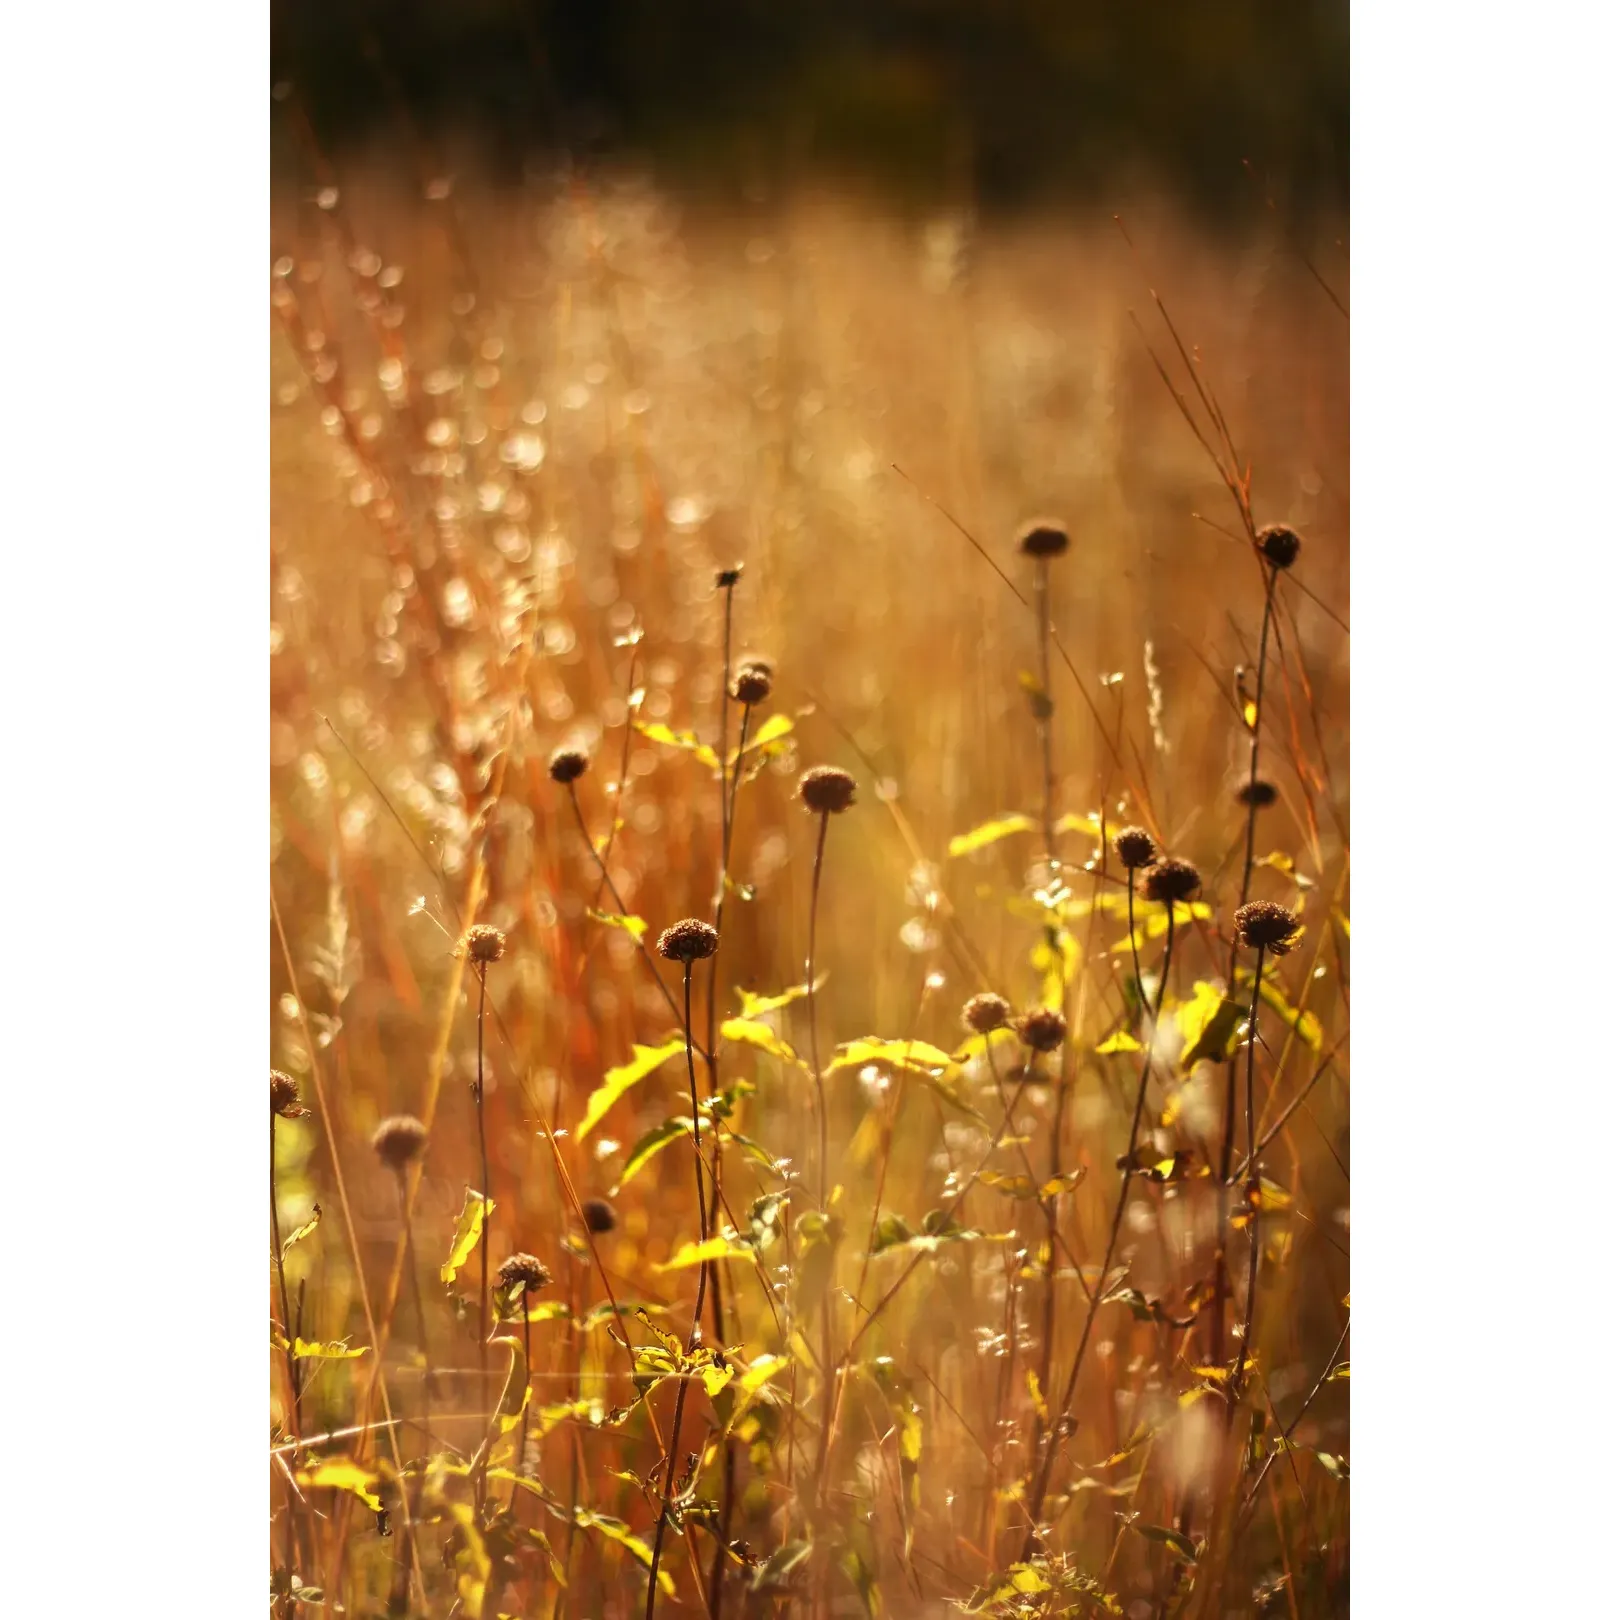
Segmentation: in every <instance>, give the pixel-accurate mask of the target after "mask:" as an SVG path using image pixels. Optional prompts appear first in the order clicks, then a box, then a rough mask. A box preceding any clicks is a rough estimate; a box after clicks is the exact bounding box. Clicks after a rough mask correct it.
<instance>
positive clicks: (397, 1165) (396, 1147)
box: [371, 1114, 427, 1170]
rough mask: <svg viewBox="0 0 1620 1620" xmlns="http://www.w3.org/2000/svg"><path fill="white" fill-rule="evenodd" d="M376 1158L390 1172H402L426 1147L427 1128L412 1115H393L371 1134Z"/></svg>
mask: <svg viewBox="0 0 1620 1620" xmlns="http://www.w3.org/2000/svg"><path fill="white" fill-rule="evenodd" d="M371 1145H372V1148H373V1149H374V1150H375V1151H376V1154H377V1157H378V1158H379V1159H381V1160H382V1162H383V1163H384V1164H386V1165H387V1166H388V1168H389V1169H390V1170H403V1169H404V1168H405V1166H406V1165H408V1164H409V1163H410V1162H411V1161H412V1160H413V1159H416V1158H418V1157H420V1155H421V1152H422V1149H423V1148H425V1147H426V1146H427V1126H426V1125H424V1124H423V1123H422V1122H421V1120H419V1119H418V1118H417V1117H416V1116H415V1115H414V1114H394V1115H391V1116H390V1117H389V1118H388V1119H385V1120H384V1121H383V1122H382V1124H380V1125H379V1126H378V1127H377V1128H376V1130H374V1131H373V1132H372V1133H371Z"/></svg>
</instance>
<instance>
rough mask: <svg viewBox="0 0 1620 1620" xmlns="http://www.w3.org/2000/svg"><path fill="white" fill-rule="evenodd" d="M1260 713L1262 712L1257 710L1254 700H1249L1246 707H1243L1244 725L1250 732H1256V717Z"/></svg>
mask: <svg viewBox="0 0 1620 1620" xmlns="http://www.w3.org/2000/svg"><path fill="white" fill-rule="evenodd" d="M1259 712H1260V711H1259V710H1258V709H1257V708H1255V706H1254V699H1253V698H1250V699H1248V701H1247V702H1245V703H1244V705H1243V724H1244V725H1245V726H1247V727H1248V728H1249V730H1250V731H1253V730H1254V722H1255V717H1256V715H1258V714H1259Z"/></svg>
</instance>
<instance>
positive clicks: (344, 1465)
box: [298, 1457, 382, 1513]
mask: <svg viewBox="0 0 1620 1620" xmlns="http://www.w3.org/2000/svg"><path fill="white" fill-rule="evenodd" d="M298 1483H299V1484H300V1485H302V1486H305V1487H306V1488H308V1487H312V1486H319V1487H321V1488H323V1489H326V1490H333V1491H353V1492H354V1494H355V1495H356V1496H358V1497H359V1498H360V1500H361V1501H362V1502H364V1503H365V1504H366V1506H367V1507H368V1508H370V1509H371V1511H372V1512H373V1513H381V1512H382V1500H381V1498H380V1497H378V1496H377V1495H375V1494H374V1493H373V1491H372V1489H371V1487H372V1486H373V1485H375V1484H376V1483H377V1476H376V1475H375V1474H374V1473H372V1472H371V1471H370V1470H369V1469H366V1468H362V1467H361V1466H360V1464H359V1463H357V1462H351V1461H350V1460H349V1458H347V1457H329V1458H327V1460H326V1461H325V1462H319V1463H316V1464H315V1466H314V1467H313V1468H307V1469H304V1470H302V1471H300V1473H299V1475H298Z"/></svg>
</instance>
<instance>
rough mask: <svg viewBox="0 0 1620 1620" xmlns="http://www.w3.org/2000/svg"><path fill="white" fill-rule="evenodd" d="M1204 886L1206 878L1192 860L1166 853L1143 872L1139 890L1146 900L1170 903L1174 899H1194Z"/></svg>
mask: <svg viewBox="0 0 1620 1620" xmlns="http://www.w3.org/2000/svg"><path fill="white" fill-rule="evenodd" d="M1203 886H1204V880H1203V878H1202V877H1200V876H1199V872H1198V868H1197V867H1196V866H1194V865H1193V863H1192V862H1191V861H1184V860H1182V859H1180V857H1178V856H1175V855H1166V856H1165V857H1164V859H1163V860H1161V861H1155V862H1154V864H1153V865H1152V866H1150V867H1148V868H1147V869H1146V870H1145V871H1144V872H1143V873H1142V879H1141V884H1140V890H1139V892H1140V893H1141V896H1142V898H1143V899H1144V900H1157V901H1160V902H1162V903H1163V904H1165V905H1169V904H1170V903H1171V902H1172V901H1174V900H1182V901H1186V900H1192V899H1194V898H1195V897H1196V896H1197V894H1198V891H1199V890H1200V889H1201V888H1203Z"/></svg>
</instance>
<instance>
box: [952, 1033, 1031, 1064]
mask: <svg viewBox="0 0 1620 1620" xmlns="http://www.w3.org/2000/svg"><path fill="white" fill-rule="evenodd" d="M986 1041H988V1042H989V1043H990V1052H991V1055H992V1060H993V1059H994V1056H995V1054H996V1053H997V1052H999V1053H1000V1054H1001V1055H1002V1056H1003V1057H1010V1056H1011V1054H1012V1053H1013V1052H1015V1051H1016V1050H1017V1049H1018V1047H1019V1045H1020V1042H1019V1039H1018V1031H1017V1030H1015V1029H1009V1028H1005V1027H1003V1028H1001V1029H993V1030H991V1031H990V1033H989V1035H974V1036H972V1037H970V1038H969V1039H968V1041H967V1042H966V1043H965V1044H964V1045H962V1046H959V1047H958V1048H957V1049H956V1050H955V1051H954V1052H952V1053H951V1062H952V1063H971V1062H973V1061H974V1060H975V1059H976V1058H982V1057H983V1056H984V1055H985V1042H986Z"/></svg>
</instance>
